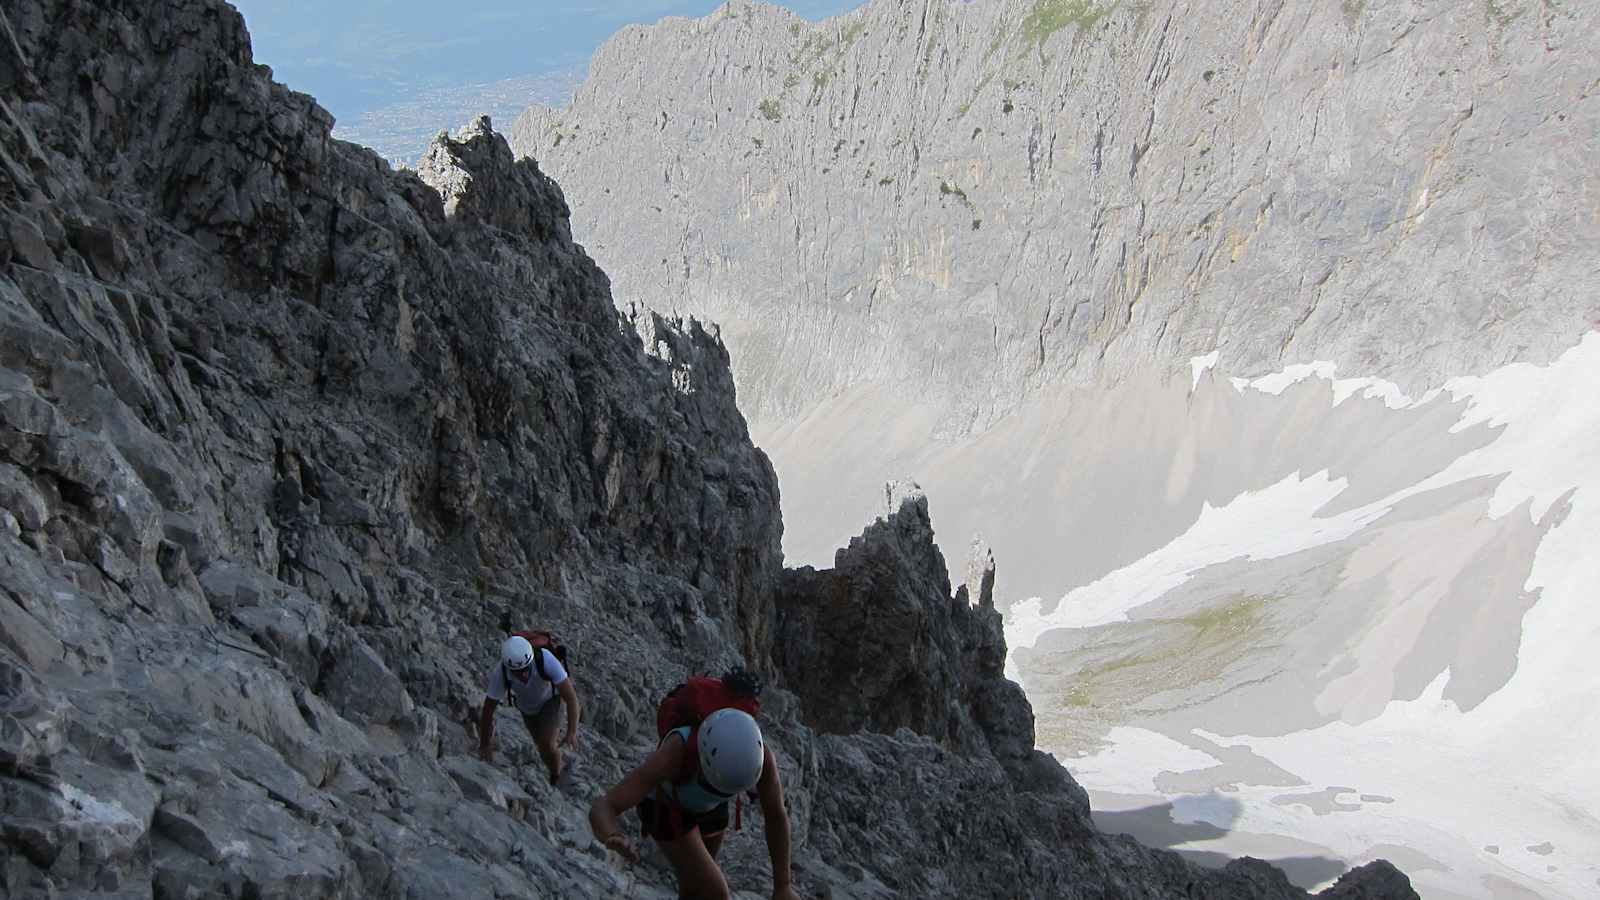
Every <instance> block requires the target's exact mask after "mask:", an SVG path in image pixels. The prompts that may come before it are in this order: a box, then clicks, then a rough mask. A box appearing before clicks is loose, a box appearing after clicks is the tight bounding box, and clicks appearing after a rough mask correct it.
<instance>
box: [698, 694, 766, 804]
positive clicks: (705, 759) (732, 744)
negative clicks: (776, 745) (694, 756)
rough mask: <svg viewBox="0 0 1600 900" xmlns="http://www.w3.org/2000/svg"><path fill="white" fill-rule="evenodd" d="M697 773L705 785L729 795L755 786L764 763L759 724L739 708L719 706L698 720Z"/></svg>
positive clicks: (763, 746) (764, 757)
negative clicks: (698, 751) (701, 720)
mask: <svg viewBox="0 0 1600 900" xmlns="http://www.w3.org/2000/svg"><path fill="white" fill-rule="evenodd" d="M697 740H698V741H699V744H700V775H701V777H702V778H704V779H705V781H706V784H707V785H708V786H710V787H711V788H712V789H713V790H715V791H717V792H718V793H720V794H723V795H724V796H728V797H732V796H733V795H735V794H738V793H740V792H742V791H748V790H750V789H751V788H753V787H755V786H756V782H757V781H759V780H760V779H761V768H762V765H763V764H764V763H765V762H766V748H765V745H763V744H762V742H761V726H759V725H757V724H756V720H755V719H753V718H751V717H750V714H749V713H747V712H745V711H744V710H742V709H733V708H731V707H729V708H724V709H719V710H717V711H716V712H714V713H712V714H711V715H709V716H706V718H705V721H704V722H701V723H700V733H699V736H698V738H697Z"/></svg>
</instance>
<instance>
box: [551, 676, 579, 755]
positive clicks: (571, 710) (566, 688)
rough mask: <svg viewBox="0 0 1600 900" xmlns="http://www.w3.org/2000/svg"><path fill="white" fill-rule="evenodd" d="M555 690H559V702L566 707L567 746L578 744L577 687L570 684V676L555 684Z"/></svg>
mask: <svg viewBox="0 0 1600 900" xmlns="http://www.w3.org/2000/svg"><path fill="white" fill-rule="evenodd" d="M556 690H557V691H560V692H561V704H562V705H563V706H565V707H566V708H567V737H566V743H567V745H568V746H569V747H576V746H578V719H579V715H578V689H577V688H576V687H574V686H573V684H572V676H571V675H568V676H567V680H566V681H563V682H561V683H560V684H558V685H556Z"/></svg>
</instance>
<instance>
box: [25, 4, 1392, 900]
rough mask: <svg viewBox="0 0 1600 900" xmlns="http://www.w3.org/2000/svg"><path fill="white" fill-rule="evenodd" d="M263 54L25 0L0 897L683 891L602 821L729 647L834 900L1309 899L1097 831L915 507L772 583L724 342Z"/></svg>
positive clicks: (474, 134)
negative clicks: (680, 684)
mask: <svg viewBox="0 0 1600 900" xmlns="http://www.w3.org/2000/svg"><path fill="white" fill-rule="evenodd" d="M269 76H270V73H269V72H267V71H266V70H265V69H264V68H263V67H259V66H256V65H254V64H252V62H251V56H250V47H249V43H248V37H247V35H246V33H245V30H244V26H243V22H242V20H241V19H240V17H239V15H238V14H237V13H236V12H235V11H234V10H233V9H232V8H231V7H228V6H227V5H225V4H222V3H218V2H213V0H155V2H151V3H145V4H136V5H128V4H120V3H113V2H108V0H28V2H24V3H22V4H20V5H16V4H12V5H8V6H6V7H5V8H4V10H0V558H3V559H4V565H3V566H0V684H3V686H4V690H3V691H0V844H3V846H4V849H5V853H4V857H3V863H0V886H3V893H4V894H5V895H6V896H13V897H55V896H73V897H106V898H113V897H115V898H174V897H255V898H291V897H292V898H296V900H310V898H356V897H374V896H407V897H445V896H453V897H490V896H500V897H536V896H558V897H580V898H581V897H597V898H598V897H613V896H619V895H624V894H625V895H627V896H634V897H669V896H673V895H675V889H674V887H673V886H672V884H671V877H670V874H669V873H668V871H667V870H666V867H665V863H664V861H663V860H662V859H661V858H660V857H659V854H655V853H653V852H652V853H651V854H649V855H647V858H646V861H645V862H644V863H642V864H640V865H638V866H635V867H628V866H624V865H621V864H620V863H619V862H617V861H616V860H615V859H612V858H608V856H607V853H606V851H605V850H604V848H602V847H600V846H599V845H598V844H597V843H596V842H594V841H593V840H592V838H591V836H590V834H589V830H588V825H587V822H586V820H585V812H586V809H587V806H588V804H589V802H590V801H591V800H592V798H593V797H594V796H595V795H596V794H597V793H598V792H600V791H602V790H604V789H605V787H607V786H608V785H610V784H611V783H614V782H615V781H616V780H617V779H618V778H619V777H620V776H621V774H622V772H623V771H625V770H626V769H627V768H629V767H631V766H632V765H634V764H635V763H636V762H637V761H638V760H639V759H641V758H643V756H644V755H645V754H646V753H648V752H649V750H650V749H651V748H652V747H653V746H654V745H655V734H654V729H653V727H652V724H653V718H652V714H653V712H654V708H655V704H656V701H657V700H658V699H659V697H660V696H661V695H662V693H664V691H665V690H666V689H667V688H668V687H670V686H671V685H672V684H674V683H676V681H678V680H679V679H681V678H682V677H683V676H684V675H685V674H686V673H688V672H692V671H719V670H721V669H723V668H725V667H727V666H731V665H734V664H738V663H743V664H746V665H749V666H751V667H753V668H755V669H757V670H759V671H760V672H762V673H764V674H765V675H766V676H767V678H768V680H769V687H768V689H767V693H766V710H767V712H766V714H765V724H764V728H765V733H766V736H767V737H768V740H769V742H770V746H772V747H773V748H774V750H775V751H776V753H777V754H778V757H779V759H780V760H781V763H780V764H781V766H782V768H783V777H784V780H785V782H786V785H787V792H788V793H787V796H788V799H789V803H790V815H791V819H792V821H793V823H794V834H795V841H796V849H795V870H796V879H797V884H798V885H799V887H800V888H801V889H802V890H803V891H804V892H805V895H806V896H817V895H827V896H833V897H846V896H848V897H859V898H877V897H894V896H974V895H980V894H992V893H993V890H994V886H995V885H998V884H1005V885H1006V888H1005V890H1006V891H1007V892H1008V893H1009V894H1010V895H1014V896H1039V897H1043V896H1051V897H1055V896H1081V897H1111V896H1116V897H1150V898H1156V897H1171V896H1178V895H1186V896H1206V897H1239V898H1288V897H1301V896H1305V895H1304V893H1303V892H1302V891H1300V890H1298V889H1296V888H1294V887H1293V886H1292V885H1291V884H1290V883H1289V881H1288V880H1287V879H1286V877H1285V876H1284V875H1283V873H1282V872H1280V871H1278V870H1277V869H1274V868H1272V867H1270V866H1267V865H1266V864H1264V863H1261V862H1259V861H1255V860H1239V861H1236V862H1234V863H1231V864H1230V865H1229V866H1228V867H1227V868H1226V869H1223V870H1220V871H1212V870H1206V869H1200V868H1197V867H1195V866H1194V865H1192V864H1191V863H1188V862H1186V861H1184V860H1182V859H1181V858H1180V857H1179V856H1177V855H1176V854H1172V853H1165V852H1159V851H1154V850H1150V849H1147V848H1145V847H1143V846H1141V845H1139V844H1137V843H1135V842H1134V841H1132V840H1130V839H1128V838H1125V837H1120V838H1119V837H1106V836H1104V835H1101V834H1099V833H1097V832H1096V831H1095V830H1094V828H1093V826H1092V824H1091V822H1090V819H1089V817H1088V811H1087V803H1086V799H1085V797H1084V794H1083V791H1082V789H1080V788H1079V787H1078V786H1077V785H1076V784H1075V783H1074V782H1073V781H1072V779H1071V778H1070V777H1069V776H1068V775H1067V774H1066V772H1065V770H1063V769H1062V768H1061V767H1060V766H1059V765H1058V764H1057V763H1056V762H1055V761H1054V760H1053V759H1051V758H1050V757H1049V756H1047V755H1046V754H1043V753H1040V752H1038V751H1036V750H1035V749H1034V747H1033V743H1034V733H1033V716H1032V711H1031V709H1030V708H1029V706H1028V703H1027V701H1026V699H1025V698H1024V697H1023V696H1022V693H1021V691H1020V689H1019V688H1018V687H1017V686H1016V685H1015V684H1014V683H1011V682H1009V681H1007V680H1006V679H1005V678H1004V676H1003V672H1002V666H1003V662H1002V661H1003V660H1004V658H1005V653H1006V649H1005V642H1004V637H1003V633H1002V629H1001V625H1000V617H999V613H998V612H997V611H996V610H995V608H994V604H993V602H992V595H991V593H990V591H989V588H988V585H991V584H992V583H993V578H994V570H993V565H992V561H989V560H988V558H987V557H985V556H981V555H980V556H979V557H977V561H976V563H975V569H974V571H975V572H976V573H977V574H976V576H975V578H974V581H973V586H972V587H971V588H967V587H963V588H962V589H960V590H958V591H957V592H956V593H955V594H954V595H952V593H951V590H950V585H949V582H948V580H947V578H946V566H945V563H944V560H943V557H942V556H941V554H940V552H939V550H938V549H937V547H936V546H935V545H934V543H933V534H932V528H931V524H930V523H931V519H930V517H929V512H928V504H927V500H926V498H925V497H922V496H920V495H918V494H916V493H914V492H901V493H899V494H896V495H894V496H893V497H892V498H891V499H892V501H893V502H891V503H890V504H888V505H887V507H886V508H883V509H882V513H883V516H882V520H881V521H879V522H876V523H875V524H873V525H871V526H870V527H868V529H867V530H866V532H865V533H864V534H863V535H862V536H861V538H860V540H859V541H857V542H854V543H852V545H851V546H850V547H849V548H847V549H846V550H844V551H841V558H840V568H839V569H838V570H837V571H832V570H830V571H823V572H816V571H812V570H800V571H792V572H791V571H786V570H784V569H783V568H782V566H781V554H780V549H779V544H780V536H781V532H782V524H781V519H780V516H779V514H778V506H777V504H778V494H777V485H776V481H775V478H774V473H773V470H772V468H771V466H770V464H769V463H768V462H767V460H766V457H765V456H764V455H763V454H762V452H761V451H759V450H758V449H756V448H755V447H754V446H753V445H752V444H751V442H750V440H749V436H748V433H747V431H746V426H745V422H744V419H743V417H742V416H741V415H740V413H739V411H738V409H737V407H736V406H735V402H734V391H733V384H732V376H731V373H730V369H729V363H728V356H727V351H726V350H725V349H724V347H723V345H722V344H721V343H720V342H719V341H718V340H716V339H715V338H714V337H712V336H710V335H708V334H707V333H706V332H705V331H704V330H703V329H702V328H700V327H699V326H698V325H696V324H694V323H690V324H688V325H683V324H681V323H678V322H669V321H666V320H664V319H663V318H661V317H659V316H657V315H654V314H651V313H648V312H644V311H636V312H635V313H633V314H631V315H629V316H620V315H619V314H618V313H617V310H616V308H615V307H614V306H613V303H612V299H611V296H610V294H609V290H608V284H607V279H606V276H605V275H604V274H603V273H602V272H601V271H600V270H599V269H598V268H597V267H596V266H595V265H594V263H593V262H592V261H591V260H590V259H589V258H588V257H587V256H586V255H585V254H584V253H583V252H582V250H581V249H580V248H579V247H577V246H576V245H575V244H574V243H573V242H572V240H571V237H570V232H569V224H568V208H567V206H566V203H565V200H564V199H563V196H562V193H561V191H560V189H559V188H558V187H557V186H556V184H555V182H553V181H552V180H551V179H549V178H548V177H547V176H546V175H544V174H543V173H542V172H541V171H540V170H539V168H538V167H537V166H536V165H534V164H532V163H530V162H526V161H523V162H517V161H514V159H513V156H512V153H511V150H510V147H509V146H508V145H507V143H506V142H505V140H504V139H503V138H502V137H500V136H499V135H497V134H495V133H494V132H493V131H492V129H491V128H490V125H489V123H488V121H487V120H481V121H479V122H477V123H474V125H472V126H471V127H469V128H468V129H466V130H464V131H463V132H462V133H460V134H458V135H456V136H455V137H453V138H452V137H446V138H441V139H440V140H439V141H437V142H436V143H435V144H434V145H433V146H432V148H431V149H430V150H429V152H428V154H427V155H426V157H425V158H424V159H423V161H422V163H421V165H420V166H419V168H418V170H417V172H414V173H412V172H398V173H397V172H394V171H392V170H391V169H390V168H389V167H388V165H387V164H386V163H385V162H383V160H382V159H380V158H379V157H378V156H377V155H376V154H375V153H373V152H372V151H370V150H366V149H363V148H360V147H356V146H353V145H350V144H345V143H343V142H340V141H337V140H332V139H331V138H330V136H329V129H330V126H331V121H330V117H329V116H328V115H327V114H326V112H324V111H323V110H322V109H320V108H319V107H318V106H317V105H316V104H315V103H314V102H313V101H312V100H311V99H310V98H308V97H305V96H303V95H299V94H295V93H292V92H290V91H288V90H286V89H284V88H283V87H282V86H280V85H276V84H273V83H272V82H271V81H270V77H269ZM641 335H642V336H643V339H641ZM858 573H870V579H869V580H861V579H859V578H858ZM863 577H865V576H863ZM867 586H870V587H871V590H870V591H869V590H866V589H865V588H866V587H867ZM880 592H887V594H888V596H886V597H882V598H880V597H879V596H878V595H879V593H880ZM879 603H881V607H879V606H874V604H879ZM507 609H509V610H510V611H511V613H512V616H513V620H514V621H515V622H517V623H518V624H519V625H524V624H525V625H528V626H542V627H547V628H551V629H553V630H555V631H556V632H557V633H559V634H561V635H563V636H564V637H565V639H566V641H567V643H568V644H569V645H570V646H571V647H572V651H573V656H572V664H573V671H574V673H575V677H576V679H577V684H578V685H579V692H580V695H581V697H582V702H583V709H584V725H583V727H582V729H581V732H580V741H579V743H580V750H579V752H578V753H577V770H576V773H577V774H576V775H575V776H574V777H573V778H572V779H571V781H570V783H567V784H564V785H562V786H561V787H553V786H551V785H550V784H548V782H547V780H546V779H545V777H544V773H543V770H542V767H540V766H539V765H538V761H537V758H536V756H535V754H534V752H533V748H532V746H531V743H530V741H529V740H528V738H527V736H526V735H525V734H524V733H523V732H522V731H521V730H520V729H519V728H518V727H517V725H516V723H515V721H514V719H512V718H507V717H502V721H501V723H500V727H499V730H498V734H497V738H498V741H499V746H500V751H501V752H500V754H499V759H500V760H501V762H500V763H499V764H498V765H489V764H486V763H484V762H481V761H480V760H478V759H477V758H476V757H475V755H474V754H473V753H472V750H473V748H474V747H475V744H476V740H477V736H476V734H475V733H474V728H475V724H474V720H475V709H476V706H477V704H478V702H479V701H480V700H481V698H482V685H483V680H484V677H485V675H486V674H487V673H488V671H489V669H490V668H491V667H492V666H493V665H494V664H495V663H496V661H497V654H498V646H499V640H500V638H501V637H502V635H501V634H499V633H498V631H497V627H496V625H497V622H498V620H499V615H500V613H501V611H502V610H507ZM836 613H844V614H849V615H853V616H855V619H854V620H853V621H855V622H856V623H858V626H859V627H857V628H854V629H851V630H840V629H838V628H836V627H834V626H833V624H832V623H831V622H829V621H825V620H824V617H825V616H831V615H833V614H836ZM890 628H892V629H894V630H893V631H892V632H890V631H887V630H886V629H890ZM824 642H825V643H824ZM891 644H892V645H893V646H894V649H895V651H896V652H895V655H894V656H893V657H892V658H888V657H885V658H883V659H881V660H880V659H879V658H878V657H880V656H882V654H881V653H880V649H881V648H883V647H885V646H888V645H891ZM816 660H825V662H826V665H829V666H833V667H837V668H838V669H839V671H841V672H847V673H855V672H859V673H861V674H859V675H851V676H850V677H849V678H848V679H845V678H843V677H841V678H839V679H838V680H837V682H836V683H831V684H825V683H822V682H821V681H820V680H819V678H818V674H817V671H816V669H815V668H814V667H813V666H814V661H816ZM874 663H881V664H878V665H874ZM906 682H909V683H912V684H915V685H920V686H921V690H920V691H919V693H917V695H916V698H915V702H909V701H908V702H907V703H905V704H903V705H900V706H895V707H888V708H878V707H871V708H870V709H869V707H868V705H867V700H868V699H871V698H880V697H885V696H893V695H895V692H897V691H898V690H899V689H900V688H901V687H902V685H903V684H904V683H906ZM841 696H842V697H844V698H845V699H846V701H847V702H844V703H840V702H839V700H838V698H840V697H841ZM858 697H859V698H862V699H857V698H858ZM869 713H870V714H869ZM755 818H757V819H759V815H756V816H755ZM629 821H630V823H631V819H630V820H629ZM752 830H759V822H758V823H757V824H756V827H755V828H753V829H752ZM952 846H958V847H959V848H960V852H959V853H952V852H951V848H952ZM724 857H725V864H726V866H727V869H728V871H729V873H730V878H731V879H732V881H733V882H734V884H735V885H736V887H737V888H738V889H739V895H740V896H754V895H756V894H755V893H752V892H760V891H764V890H765V887H766V883H767V881H766V879H767V876H768V873H767V871H766V869H767V863H766V862H765V851H764V848H763V847H762V845H761V841H760V840H759V839H758V838H756V837H755V836H754V835H752V834H749V833H744V834H736V835H734V836H733V837H732V838H731V839H730V841H729V846H728V848H727V850H726V852H725V854H724ZM1329 895H1330V896H1338V897H1353V896H1362V897H1368V896H1381V897H1396V898H1404V897H1415V896H1416V895H1415V893H1414V892H1413V891H1411V889H1410V887H1409V885H1408V884H1407V882H1406V879H1405V876H1403V875H1401V874H1400V873H1399V872H1398V871H1397V870H1396V869H1395V868H1394V867H1392V866H1390V865H1388V864H1387V863H1374V864H1372V865H1369V866H1366V867H1363V868H1361V869H1359V870H1356V871H1353V872H1351V873H1349V874H1347V875H1346V876H1345V877H1344V879H1343V880H1342V881H1341V882H1340V884H1339V885H1338V886H1337V887H1336V888H1334V889H1333V890H1332V891H1331V893H1330V894H1329Z"/></svg>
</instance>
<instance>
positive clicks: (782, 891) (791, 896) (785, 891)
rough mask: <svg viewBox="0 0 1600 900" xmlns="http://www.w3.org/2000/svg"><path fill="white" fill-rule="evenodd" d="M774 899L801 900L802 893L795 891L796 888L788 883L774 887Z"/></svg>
mask: <svg viewBox="0 0 1600 900" xmlns="http://www.w3.org/2000/svg"><path fill="white" fill-rule="evenodd" d="M772 900H800V895H799V894H797V893H795V892H794V888H792V887H790V886H789V885H787V884H786V885H784V886H783V887H780V888H773V889H772Z"/></svg>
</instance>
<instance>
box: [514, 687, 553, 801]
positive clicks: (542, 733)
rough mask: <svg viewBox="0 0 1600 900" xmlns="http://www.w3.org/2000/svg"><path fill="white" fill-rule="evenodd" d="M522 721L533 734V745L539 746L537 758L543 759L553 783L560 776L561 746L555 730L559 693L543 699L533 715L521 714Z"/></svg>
mask: <svg viewBox="0 0 1600 900" xmlns="http://www.w3.org/2000/svg"><path fill="white" fill-rule="evenodd" d="M522 723H523V724H524V725H526V726H527V727H528V733H529V734H531V735H532V736H533V745H534V746H535V747H537V748H539V758H540V759H543V760H544V767H545V769H547V770H548V771H549V772H550V783H551V784H555V783H556V779H558V778H560V777H561V748H560V747H558V746H557V743H556V741H557V732H558V731H559V730H560V728H561V695H560V694H557V695H556V696H554V697H551V698H550V699H549V700H547V701H545V704H544V705H543V706H541V707H539V711H538V712H536V713H534V714H533V715H531V716H523V717H522Z"/></svg>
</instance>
